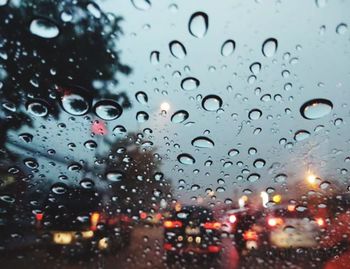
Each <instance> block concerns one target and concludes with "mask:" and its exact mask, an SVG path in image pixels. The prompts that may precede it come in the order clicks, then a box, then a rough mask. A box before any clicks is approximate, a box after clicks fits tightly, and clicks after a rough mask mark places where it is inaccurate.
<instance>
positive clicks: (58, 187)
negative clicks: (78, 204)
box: [51, 183, 68, 195]
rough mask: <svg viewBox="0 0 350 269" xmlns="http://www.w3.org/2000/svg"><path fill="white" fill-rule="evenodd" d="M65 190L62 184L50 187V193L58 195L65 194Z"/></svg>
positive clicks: (65, 187) (65, 186) (64, 185)
mask: <svg viewBox="0 0 350 269" xmlns="http://www.w3.org/2000/svg"><path fill="white" fill-rule="evenodd" d="M67 189H68V188H67V185H66V184H64V183H55V184H53V185H52V186H51V191H52V192H53V193H55V194H58V195H62V194H65V193H66V192H67Z"/></svg>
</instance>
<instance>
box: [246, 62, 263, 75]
mask: <svg viewBox="0 0 350 269" xmlns="http://www.w3.org/2000/svg"><path fill="white" fill-rule="evenodd" d="M249 69H250V71H251V72H252V73H253V74H254V75H257V74H259V73H260V70H261V63H258V62H255V63H252V64H251V65H250V67H249Z"/></svg>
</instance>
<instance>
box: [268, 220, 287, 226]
mask: <svg viewBox="0 0 350 269" xmlns="http://www.w3.org/2000/svg"><path fill="white" fill-rule="evenodd" d="M267 224H268V225H269V226H271V227H275V226H276V225H281V224H283V220H282V219H281V218H269V219H268V221H267Z"/></svg>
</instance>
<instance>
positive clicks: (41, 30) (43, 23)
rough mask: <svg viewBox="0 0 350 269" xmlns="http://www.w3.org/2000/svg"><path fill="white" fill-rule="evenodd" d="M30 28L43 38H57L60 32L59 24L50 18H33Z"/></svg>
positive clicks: (33, 32)
mask: <svg viewBox="0 0 350 269" xmlns="http://www.w3.org/2000/svg"><path fill="white" fill-rule="evenodd" d="M29 30H30V32H31V33H32V34H33V35H36V36H39V37H41V38H46V39H50V38H55V37H56V36H58V34H59V33H60V31H59V29H58V27H57V25H56V24H55V23H54V22H52V21H51V20H49V19H35V20H32V22H31V23H30V26H29Z"/></svg>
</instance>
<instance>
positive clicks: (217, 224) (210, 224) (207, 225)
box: [203, 222, 221, 230]
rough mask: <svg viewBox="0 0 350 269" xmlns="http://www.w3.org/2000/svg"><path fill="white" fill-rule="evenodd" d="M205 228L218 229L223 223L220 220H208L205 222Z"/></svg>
mask: <svg viewBox="0 0 350 269" xmlns="http://www.w3.org/2000/svg"><path fill="white" fill-rule="evenodd" d="M203 226H204V229H207V230H218V229H220V228H221V223H220V222H206V223H204V225H203Z"/></svg>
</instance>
